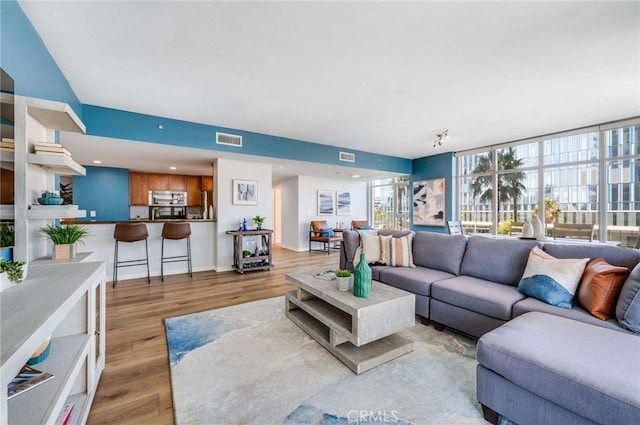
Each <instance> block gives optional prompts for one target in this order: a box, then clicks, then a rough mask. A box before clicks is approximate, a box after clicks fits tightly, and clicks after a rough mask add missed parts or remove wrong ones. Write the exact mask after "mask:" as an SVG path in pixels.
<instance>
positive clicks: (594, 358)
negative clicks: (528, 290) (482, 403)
mask: <svg viewBox="0 0 640 425" xmlns="http://www.w3.org/2000/svg"><path fill="white" fill-rule="evenodd" d="M639 352H640V337H638V336H637V335H633V334H630V333H623V332H612V331H610V330H608V329H604V328H601V327H597V326H592V325H589V324H586V323H582V322H578V321H575V320H568V319H565V318H562V317H558V316H552V315H549V314H544V313H527V314H525V315H523V316H520V317H517V318H515V319H513V320H511V321H509V322H507V323H505V324H504V325H502V326H501V327H499V328H498V329H495V330H493V331H491V332H489V333H487V334H485V335H483V336H482V338H480V340H479V341H478V345H477V359H478V362H479V363H480V365H482V366H483V367H485V368H487V369H489V370H492V371H494V372H495V373H496V374H498V375H500V376H502V377H504V378H505V379H507V380H508V381H510V382H512V383H513V384H515V385H517V386H519V387H522V388H523V389H525V390H527V391H529V392H530V393H533V394H536V395H537V396H539V397H541V398H543V399H546V400H549V401H551V402H553V403H555V404H556V405H558V406H560V407H563V408H565V409H567V410H569V411H571V412H575V413H578V414H579V415H580V416H582V417H584V418H586V419H588V420H589V421H591V422H593V423H600V424H604V423H610V424H622V423H625V424H632V423H637V420H638V417H640V397H639V396H638V394H640V379H638V378H639V377H640V361H638V353H639Z"/></svg>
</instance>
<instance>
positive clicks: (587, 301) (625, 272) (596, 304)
mask: <svg viewBox="0 0 640 425" xmlns="http://www.w3.org/2000/svg"><path fill="white" fill-rule="evenodd" d="M627 276H629V269H628V268H626V267H618V266H612V265H611V264H609V263H607V262H606V261H605V260H604V258H596V259H593V260H591V261H589V262H588V263H587V267H585V269H584V273H582V280H580V285H579V286H578V294H577V295H578V301H579V302H580V304H582V306H583V307H584V308H585V309H587V310H588V311H589V312H590V313H591V314H593V315H594V316H595V317H597V318H598V319H600V320H608V319H610V318H612V317H615V307H616V302H617V300H618V296H619V295H620V291H621V290H622V285H623V284H624V282H625V280H626V279H627Z"/></svg>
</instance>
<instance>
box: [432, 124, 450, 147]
mask: <svg viewBox="0 0 640 425" xmlns="http://www.w3.org/2000/svg"><path fill="white" fill-rule="evenodd" d="M448 138H449V129H446V130H444V131H443V132H441V133H438V135H437V136H436V140H434V141H433V147H434V148H437V147H438V146H442V143H443V142H444V141H445V139H448Z"/></svg>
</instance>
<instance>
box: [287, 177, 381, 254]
mask: <svg viewBox="0 0 640 425" xmlns="http://www.w3.org/2000/svg"><path fill="white" fill-rule="evenodd" d="M278 186H280V188H281V189H282V246H283V247H285V248H289V249H292V250H295V251H307V250H308V249H309V223H310V222H311V221H312V220H326V221H327V224H329V226H331V227H337V223H338V222H344V223H345V226H346V227H347V228H349V227H350V226H351V220H366V219H367V210H368V208H367V207H368V202H369V201H368V199H369V191H368V188H367V182H362V181H353V182H352V181H345V180H337V179H331V178H321V177H308V176H298V177H292V178H290V179H287V180H283V181H281V182H278ZM318 190H333V191H343V192H351V215H348V216H345V215H332V216H319V215H318Z"/></svg>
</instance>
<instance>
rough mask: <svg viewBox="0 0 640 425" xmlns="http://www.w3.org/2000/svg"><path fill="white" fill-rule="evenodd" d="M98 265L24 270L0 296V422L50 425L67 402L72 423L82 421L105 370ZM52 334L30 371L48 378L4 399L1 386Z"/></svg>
mask: <svg viewBox="0 0 640 425" xmlns="http://www.w3.org/2000/svg"><path fill="white" fill-rule="evenodd" d="M105 279H106V278H105V266H104V263H103V262H82V263H65V264H55V265H51V264H44V265H30V266H29V270H28V274H27V279H26V280H25V281H24V282H23V283H21V284H20V285H17V286H14V287H12V288H9V289H7V290H5V291H3V292H2V294H1V296H0V319H1V321H0V353H1V363H0V378H1V380H2V383H1V384H2V389H1V391H0V423H2V424H12V425H21V424H25V425H35V424H53V423H54V422H55V420H56V418H57V416H58V414H59V412H60V410H61V409H62V407H63V406H64V404H65V403H74V408H73V416H72V420H73V422H72V423H73V424H84V423H85V422H86V420H87V417H88V415H89V409H90V407H91V402H92V401H93V397H94V395H95V391H96V387H97V385H98V380H99V378H100V374H101V373H102V370H103V369H104V364H105ZM48 336H52V340H51V351H50V353H49V356H48V357H47V359H45V360H44V361H43V362H42V363H39V364H38V365H35V366H34V367H35V368H36V369H38V370H42V371H45V372H48V373H52V374H53V375H54V378H53V379H51V380H49V381H47V382H45V383H44V384H41V385H39V386H37V387H35V388H32V389H29V390H28V391H26V392H24V393H21V394H19V395H17V396H15V397H14V398H12V399H11V400H7V391H6V388H7V385H8V384H9V382H11V380H12V379H13V377H14V376H15V375H17V374H18V372H19V370H20V368H21V367H22V365H23V364H24V363H26V361H27V360H28V359H29V357H30V356H31V354H32V353H33V352H34V351H35V350H36V349H37V348H38V346H39V345H40V344H41V343H42V342H43V341H44V340H45V339H46V338H47V337H48Z"/></svg>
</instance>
